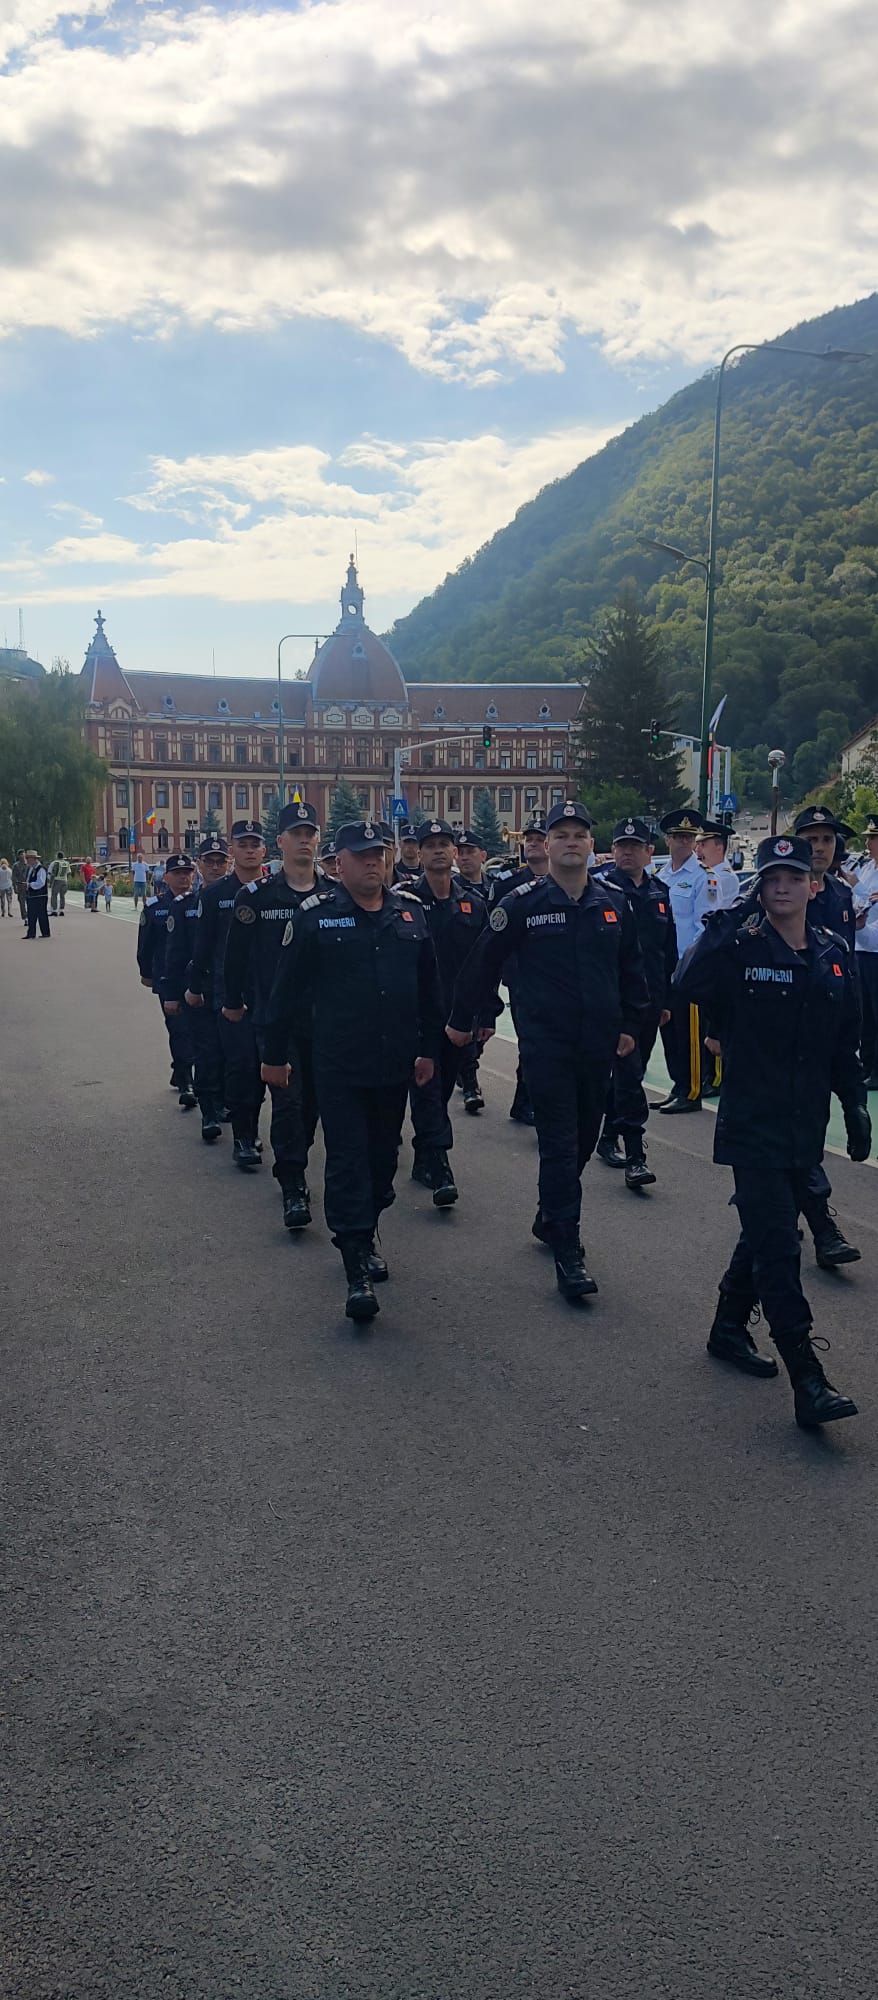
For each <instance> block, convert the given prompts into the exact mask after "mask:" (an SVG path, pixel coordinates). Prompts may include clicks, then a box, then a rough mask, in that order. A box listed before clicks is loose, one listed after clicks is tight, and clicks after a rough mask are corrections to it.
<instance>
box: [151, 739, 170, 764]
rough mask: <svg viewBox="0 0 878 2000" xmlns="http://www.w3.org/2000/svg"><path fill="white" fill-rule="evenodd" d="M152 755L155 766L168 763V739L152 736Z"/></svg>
mask: <svg viewBox="0 0 878 2000" xmlns="http://www.w3.org/2000/svg"><path fill="white" fill-rule="evenodd" d="M152 754H153V756H154V758H155V761H156V763H157V764H166V763H167V761H168V739H167V737H166V736H154V737H153V739H152Z"/></svg>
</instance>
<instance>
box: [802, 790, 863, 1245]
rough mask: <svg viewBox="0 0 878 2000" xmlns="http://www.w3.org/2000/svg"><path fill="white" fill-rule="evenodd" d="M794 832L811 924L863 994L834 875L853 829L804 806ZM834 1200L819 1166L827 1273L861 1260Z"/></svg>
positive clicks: (814, 1219)
mask: <svg viewBox="0 0 878 2000" xmlns="http://www.w3.org/2000/svg"><path fill="white" fill-rule="evenodd" d="M793 832H794V834H795V835H796V836H797V837H798V838H799V839H801V840H805V841H806V842H807V844H808V847H809V848H810V850H811V868H812V872H813V875H814V880H815V881H816V883H817V893H816V895H815V897H814V901H813V909H812V912H811V918H812V922H814V923H815V924H820V925H822V926H823V927H824V929H826V930H828V931H834V932H835V934H836V936H837V937H840V938H843V939H844V942H845V944H846V946H847V948H848V951H849V952H850V954H851V959H852V968H853V973H854V981H855V986H856V988H857V992H858V993H859V980H858V977H857V973H858V960H857V959H856V956H855V939H856V934H857V922H858V918H857V913H856V911H855V909H854V899H853V893H852V891H851V889H850V888H849V886H848V884H847V882H845V881H844V880H843V878H842V877H841V876H840V875H838V874H836V873H835V872H834V863H835V860H836V856H837V853H838V849H839V842H841V843H842V844H843V843H844V841H845V839H847V838H849V837H850V833H851V829H850V827H848V826H845V824H844V822H843V821H842V820H838V819H836V817H835V814H834V813H833V812H830V810H829V808H828V806H819V805H817V806H815V805H812V806H803V808H802V811H801V812H800V813H797V815H796V818H795V820H794V821H793ZM860 1004H861V1005H862V1001H861V1003H860ZM831 1199H832V1184H831V1182H830V1180H829V1176H828V1174H827V1172H826V1169H825V1167H824V1166H822V1165H816V1166H815V1167H814V1169H813V1171H812V1173H811V1175H810V1176H809V1184H808V1188H807V1191H806V1195H805V1199H804V1200H803V1203H802V1214H803V1215H804V1218H805V1221H806V1222H807V1224H808V1228H809V1229H810V1231H811V1234H812V1236H813V1238H814V1252H815V1255H816V1258H817V1262H818V1264H819V1265H820V1267H821V1269H822V1270H824V1271H834V1270H836V1269H837V1268H838V1267H839V1265H841V1264H858V1263H859V1261H860V1255H861V1253H860V1251H859V1250H858V1249H857V1247H856V1245H855V1244H853V1243H849V1242H848V1240H847V1237H846V1236H844V1235H843V1234H842V1231H841V1230H840V1229H839V1226H838V1223H837V1222H836V1220H835V1217H834V1215H833V1214H832V1212H831V1209H830V1206H829V1204H830V1201H831Z"/></svg>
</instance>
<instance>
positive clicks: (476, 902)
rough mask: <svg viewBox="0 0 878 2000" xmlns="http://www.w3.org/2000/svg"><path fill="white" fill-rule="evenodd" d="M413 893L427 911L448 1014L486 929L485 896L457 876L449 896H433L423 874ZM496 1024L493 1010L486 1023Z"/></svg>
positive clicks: (489, 1025)
mask: <svg viewBox="0 0 878 2000" xmlns="http://www.w3.org/2000/svg"><path fill="white" fill-rule="evenodd" d="M410 893H411V895H413V896H417V899H418V902H419V903H421V904H422V905H423V908H424V911H425V914H426V918H427V928H428V930H429V932H430V936H431V938H432V940H433V945H434V949H435V952H436V962H437V964H438V967H439V984H440V986H441V989H442V1005H443V1008H444V1009H445V1013H446V1016H447V1015H448V1013H450V1011H451V1002H452V999H453V997H454V982H455V980H456V978H457V975H458V973H459V971H460V969H461V967H462V966H463V965H465V963H466V961H467V959H468V958H469V955H470V952H471V951H472V948H473V945H474V944H475V941H476V938H477V937H480V936H481V934H482V931H483V930H485V929H486V928H487V924H488V911H487V906H486V903H485V898H484V896H480V895H479V892H478V890H477V889H473V888H471V886H470V884H469V883H468V882H464V881H462V880H461V879H460V878H458V877H456V876H454V875H452V877H451V893H450V895H448V896H447V897H442V896H434V894H433V891H432V889H431V888H430V884H429V882H428V881H427V877H426V875H420V876H419V877H418V880H417V882H413V883H412V886H411V891H410ZM493 1023H494V1014H493V1010H492V1012H491V1013H490V1015H489V1017H488V1020H487V1023H486V1024H485V1025H487V1026H488V1027H492V1026H493ZM479 1025H481V1023H480V1024H479Z"/></svg>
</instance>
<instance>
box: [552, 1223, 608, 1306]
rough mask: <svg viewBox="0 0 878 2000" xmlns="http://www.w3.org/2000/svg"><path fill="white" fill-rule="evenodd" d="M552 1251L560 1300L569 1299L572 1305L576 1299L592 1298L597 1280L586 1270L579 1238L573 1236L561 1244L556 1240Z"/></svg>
mask: <svg viewBox="0 0 878 2000" xmlns="http://www.w3.org/2000/svg"><path fill="white" fill-rule="evenodd" d="M552 1249H553V1251H554V1255H555V1276H556V1278H557V1280H558V1290H559V1292H560V1294H561V1297H562V1299H569V1300H570V1302H571V1304H573V1303H574V1302H575V1300H577V1299H586V1298H590V1297H592V1296H593V1294H594V1293H595V1292H596V1291H597V1288H598V1285H597V1279H596V1278H593V1277H592V1275H591V1272H590V1270H589V1269H588V1266H587V1264H586V1261H585V1251H584V1250H583V1247H582V1244H581V1243H580V1241H579V1236H578V1235H575V1236H572V1237H569V1238H568V1239H567V1240H566V1241H561V1242H559V1241H558V1240H557V1238H556V1240H555V1241H554V1242H553V1244H552Z"/></svg>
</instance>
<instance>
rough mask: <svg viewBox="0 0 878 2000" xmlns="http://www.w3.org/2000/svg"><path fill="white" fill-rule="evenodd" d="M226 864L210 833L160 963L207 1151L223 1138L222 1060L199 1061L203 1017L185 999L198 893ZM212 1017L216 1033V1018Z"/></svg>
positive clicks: (168, 928)
mask: <svg viewBox="0 0 878 2000" xmlns="http://www.w3.org/2000/svg"><path fill="white" fill-rule="evenodd" d="M228 865H229V850H228V848H227V846H226V843H225V841H224V840H223V839H222V838H221V836H220V835H219V834H216V833H214V834H210V835H209V836H208V838H207V839H206V840H203V841H202V843H201V846H200V847H199V849H198V872H199V875H200V877H201V880H200V882H199V883H198V884H197V885H196V886H195V887H193V888H191V889H187V890H186V892H185V894H184V895H182V896H178V897H177V898H176V900H175V901H174V903H173V904H172V906H171V909H170V911H169V913H168V920H167V923H166V925H165V952H164V961H163V964H162V970H161V976H160V979H159V996H160V999H161V1003H162V1006H163V1008H164V1010H165V1015H166V1017H167V1018H168V1020H170V1021H172V1020H175V1019H176V1018H179V1017H180V1016H182V1017H183V1018H184V1019H185V1022H186V1026H187V1028H188V1031H189V1042H190V1047H191V1052H192V1078H193V1090H194V1094H195V1097H196V1099H197V1101H198V1106H199V1109H200V1111H201V1137H202V1139H203V1140H204V1142H205V1145H207V1146H213V1145H215V1144H216V1141H217V1139H219V1138H221V1136H222V1129H223V1127H222V1113H223V1104H222V1061H221V1059H220V1061H219V1069H218V1070H217V1061H216V1059H215V1058H213V1056H212V1052H211V1051H209V1050H208V1052H207V1059H206V1060H204V1059H203V1057H202V1045H201V1043H200V1041H199V1035H198V1031H199V1028H200V1025H201V1021H202V1018H203V1012H202V1013H193V1012H192V1010H191V1008H187V1006H186V999H185V995H186V989H187V986H188V984H189V961H190V958H191V956H192V948H193V945H194V943H195V929H194V926H195V924H196V923H197V921H198V905H199V901H200V898H201V891H202V889H203V888H204V887H205V886H206V885H207V884H209V883H212V882H219V881H221V880H222V878H223V876H224V875H225V873H226V870H227V868H228ZM212 1018H213V1027H214V1033H216V1017H215V1016H213V1017H212ZM181 1102H182V1099H181Z"/></svg>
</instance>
